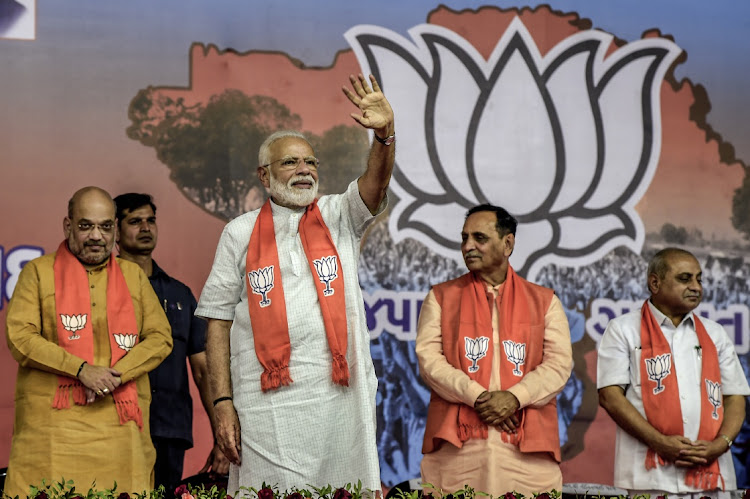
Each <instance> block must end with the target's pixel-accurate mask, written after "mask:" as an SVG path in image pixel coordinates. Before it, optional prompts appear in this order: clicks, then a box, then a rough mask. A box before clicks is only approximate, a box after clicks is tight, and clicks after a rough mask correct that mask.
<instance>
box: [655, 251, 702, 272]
mask: <svg viewBox="0 0 750 499" xmlns="http://www.w3.org/2000/svg"><path fill="white" fill-rule="evenodd" d="M679 258H688V259H690V258H692V259H693V260H696V258H695V256H694V255H693V254H692V253H690V252H689V251H685V250H684V249H681V248H664V249H663V250H661V251H659V252H657V253H656V254H655V255H654V257H653V258H651V261H650V262H649V263H648V275H649V276H650V275H652V274H654V275H656V276H657V277H658V278H659V279H664V276H666V275H667V271H668V270H669V262H670V261H672V260H676V259H679ZM696 261H697V260H696Z"/></svg>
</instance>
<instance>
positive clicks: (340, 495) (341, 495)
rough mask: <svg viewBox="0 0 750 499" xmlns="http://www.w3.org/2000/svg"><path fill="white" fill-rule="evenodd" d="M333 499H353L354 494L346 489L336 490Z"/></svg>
mask: <svg viewBox="0 0 750 499" xmlns="http://www.w3.org/2000/svg"><path fill="white" fill-rule="evenodd" d="M333 499H352V494H351V493H350V492H349V491H348V490H346V489H336V492H334V493H333Z"/></svg>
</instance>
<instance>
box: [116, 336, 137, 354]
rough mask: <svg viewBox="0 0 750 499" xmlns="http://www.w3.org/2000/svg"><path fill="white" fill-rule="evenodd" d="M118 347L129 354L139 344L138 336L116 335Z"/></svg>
mask: <svg viewBox="0 0 750 499" xmlns="http://www.w3.org/2000/svg"><path fill="white" fill-rule="evenodd" d="M113 336H114V337H115V342H116V343H117V346H118V347H120V348H122V349H123V350H125V351H126V352H129V351H130V350H131V349H132V348H133V347H134V346H135V344H136V343H137V342H138V335H137V334H114V335H113Z"/></svg>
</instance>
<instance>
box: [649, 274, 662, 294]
mask: <svg viewBox="0 0 750 499" xmlns="http://www.w3.org/2000/svg"><path fill="white" fill-rule="evenodd" d="M646 282H647V283H648V291H649V293H651V294H652V295H655V294H656V293H658V292H659V285H660V284H661V280H660V279H659V276H658V275H656V274H649V276H648V280H647V281H646Z"/></svg>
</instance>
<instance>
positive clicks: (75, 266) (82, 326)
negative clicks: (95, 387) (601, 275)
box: [52, 241, 143, 430]
mask: <svg viewBox="0 0 750 499" xmlns="http://www.w3.org/2000/svg"><path fill="white" fill-rule="evenodd" d="M53 270H54V273H55V312H56V314H57V317H56V321H57V343H58V345H60V346H61V347H62V348H64V349H65V350H66V351H67V352H69V353H71V354H73V355H76V356H78V357H80V358H82V359H83V360H85V361H86V362H87V363H89V364H90V365H93V364H94V329H93V325H92V323H91V320H90V318H91V295H90V294H89V280H88V275H87V273H86V269H85V268H84V266H83V265H82V264H81V262H79V261H78V258H76V257H75V256H74V255H73V254H72V253H71V252H70V250H69V249H68V245H67V243H66V242H65V241H63V242H62V243H61V244H60V246H59V247H58V248H57V253H56V254H55V262H54V264H53ZM106 272H107V327H108V330H109V348H110V352H111V355H112V362H111V364H110V367H111V366H114V365H115V363H117V361H118V360H120V359H121V358H122V357H124V356H125V354H127V352H128V350H125V349H124V348H123V347H121V346H120V345H119V344H118V342H117V338H116V335H117V336H119V337H120V338H122V337H129V339H131V340H133V342H132V343H130V344H135V343H137V342H138V324H137V322H136V320H135V309H134V308H133V299H132V298H131V296H130V290H129V289H128V285H127V283H126V282H125V277H124V276H123V274H122V270H121V269H120V265H119V264H118V263H117V260H116V259H115V257H114V255H110V257H109V262H108V263H107V268H106ZM120 335H122V336H120ZM133 336H134V337H135V338H132V337H133ZM57 379H58V385H57V391H56V392H55V397H54V399H53V402H52V407H54V408H56V409H67V408H69V407H70V396H71V394H72V395H73V402H75V403H76V404H77V405H85V404H86V391H85V387H84V386H83V383H81V382H80V381H79V380H78V379H76V378H70V377H67V376H58V378H57ZM112 398H113V399H114V401H115V408H116V409H117V415H118V416H119V418H120V424H125V423H127V422H128V421H135V422H136V423H137V424H138V427H139V428H140V429H141V430H143V414H142V412H141V408H140V406H139V405H138V391H137V389H136V386H135V380H130V381H128V382H127V383H124V384H122V385H120V386H119V387H118V388H117V389H116V390H115V391H114V392H112Z"/></svg>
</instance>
